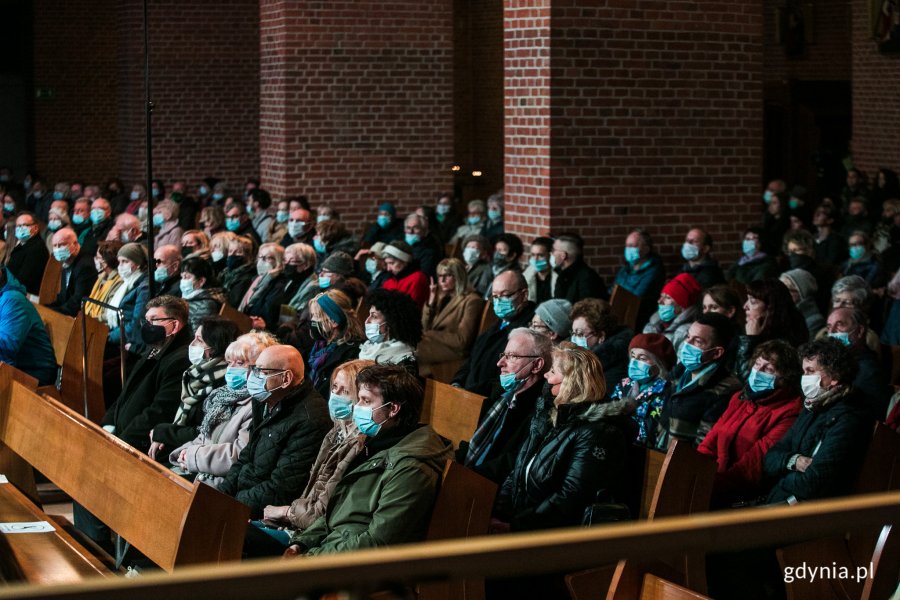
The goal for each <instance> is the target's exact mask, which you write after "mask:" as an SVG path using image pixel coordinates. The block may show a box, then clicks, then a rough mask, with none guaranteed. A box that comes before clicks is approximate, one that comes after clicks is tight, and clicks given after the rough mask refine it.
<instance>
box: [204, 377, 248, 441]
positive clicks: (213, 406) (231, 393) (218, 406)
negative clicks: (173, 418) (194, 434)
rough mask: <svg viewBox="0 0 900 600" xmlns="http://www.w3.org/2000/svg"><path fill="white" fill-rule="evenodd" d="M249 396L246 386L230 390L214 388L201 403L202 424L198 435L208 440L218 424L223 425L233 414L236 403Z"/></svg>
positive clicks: (228, 388) (224, 387)
mask: <svg viewBox="0 0 900 600" xmlns="http://www.w3.org/2000/svg"><path fill="white" fill-rule="evenodd" d="M248 395H249V393H248V392H247V386H244V387H242V388H238V389H236V390H233V389H231V388H230V387H228V386H227V385H223V386H222V387H220V388H216V389H214V390H213V391H212V393H211V394H210V395H209V396H208V397H207V398H206V402H204V403H203V412H204V415H203V422H202V423H200V434H201V435H202V436H203V437H204V438H206V439H209V434H210V432H212V430H213V429H215V428H216V426H217V425H219V424H220V423H224V422H225V421H227V420H228V419H230V418H231V416H232V415H233V414H234V411H235V409H236V408H237V403H238V402H240V401H241V400H243V399H244V398H246V397H247V396H248Z"/></svg>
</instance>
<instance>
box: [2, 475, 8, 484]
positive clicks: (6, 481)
mask: <svg viewBox="0 0 900 600" xmlns="http://www.w3.org/2000/svg"><path fill="white" fill-rule="evenodd" d="M0 483H9V479H7V478H6V475H4V474H3V473H0Z"/></svg>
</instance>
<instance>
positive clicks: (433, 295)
mask: <svg viewBox="0 0 900 600" xmlns="http://www.w3.org/2000/svg"><path fill="white" fill-rule="evenodd" d="M430 281H431V283H430V284H429V285H428V306H430V307H432V308H434V306H435V305H436V304H437V289H438V286H437V283H435V281H434V277H432V278H431V279H430Z"/></svg>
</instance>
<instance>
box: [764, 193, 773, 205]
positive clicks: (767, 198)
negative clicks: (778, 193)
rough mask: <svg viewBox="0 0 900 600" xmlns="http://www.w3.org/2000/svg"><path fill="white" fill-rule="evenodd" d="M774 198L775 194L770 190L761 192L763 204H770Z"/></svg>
mask: <svg viewBox="0 0 900 600" xmlns="http://www.w3.org/2000/svg"><path fill="white" fill-rule="evenodd" d="M774 197H775V193H774V192H773V191H772V190H766V191H765V192H763V202H765V203H766V204H768V203H769V202H771V201H772V198H774Z"/></svg>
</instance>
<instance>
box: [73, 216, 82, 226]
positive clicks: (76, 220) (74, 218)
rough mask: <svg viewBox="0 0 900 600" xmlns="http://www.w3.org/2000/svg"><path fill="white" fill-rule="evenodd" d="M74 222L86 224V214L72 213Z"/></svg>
mask: <svg viewBox="0 0 900 600" xmlns="http://www.w3.org/2000/svg"><path fill="white" fill-rule="evenodd" d="M72 222H73V223H75V224H76V225H84V216H83V215H72Z"/></svg>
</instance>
